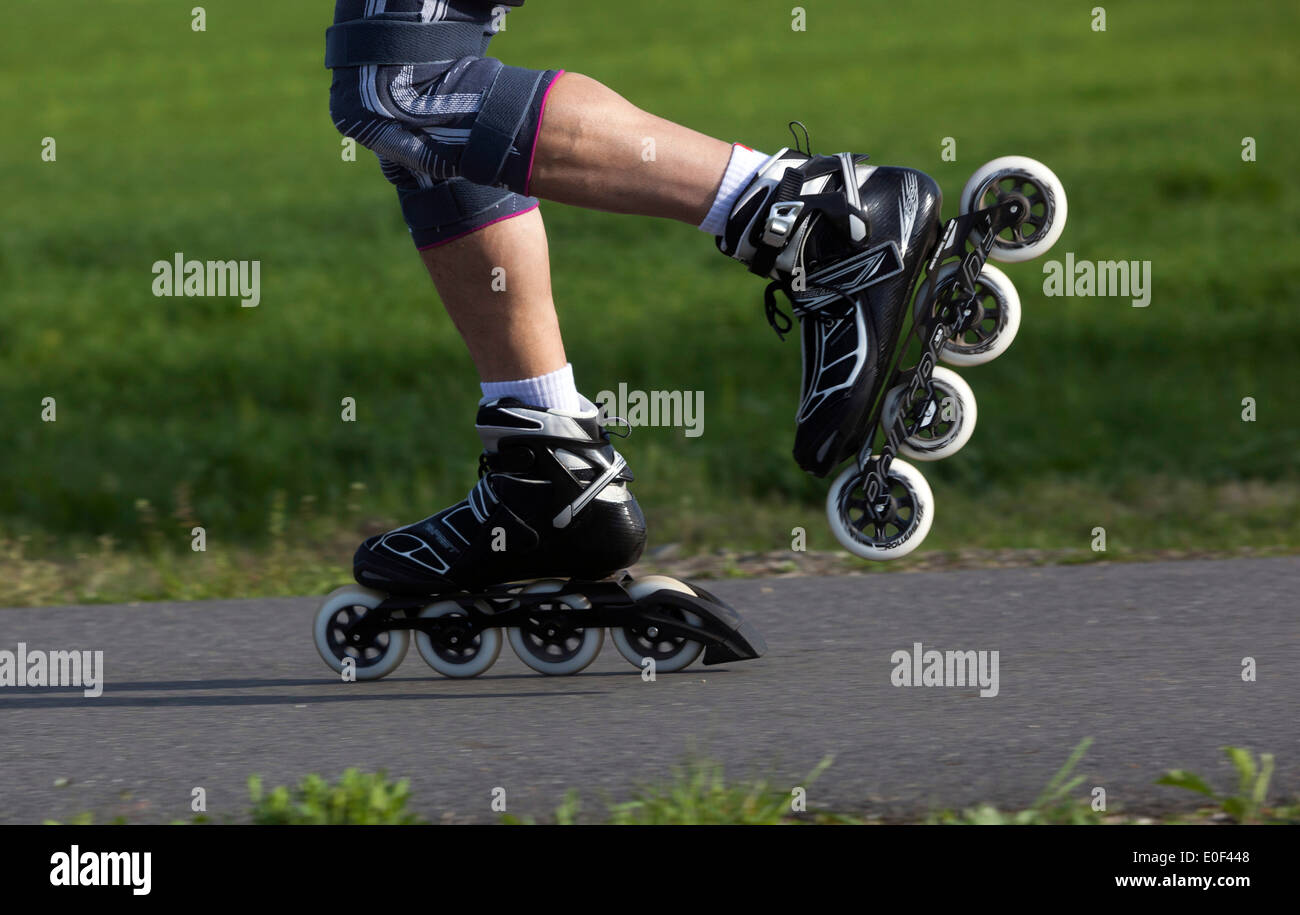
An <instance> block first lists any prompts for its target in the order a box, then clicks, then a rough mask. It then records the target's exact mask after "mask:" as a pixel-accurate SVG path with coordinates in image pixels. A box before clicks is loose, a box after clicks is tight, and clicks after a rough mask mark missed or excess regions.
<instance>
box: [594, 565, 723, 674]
mask: <svg viewBox="0 0 1300 915" xmlns="http://www.w3.org/2000/svg"><path fill="white" fill-rule="evenodd" d="M656 591H680V592H681V593H682V594H690V595H692V596H695V591H694V590H692V589H691V587H690V586H689V585H687V584H686V583H685V582H681V581H678V580H677V579H675V578H669V577H668V576H667V575H647V576H646V577H645V578H638V579H637V580H636V581H634V582H632V584H630V585H628V587H627V593H628V594H629V595H630V596H631V597H632V599H633V600H635V601H637V602H638V603H640V604H642V605H645V604H646V603H647V601H646V599H647V598H649V597H650V595H652V594H654V593H655V592H656ZM664 609H665V610H668V609H669V608H664ZM671 612H672V613H673V614H674V615H675V616H677V617H678V619H681V620H684V621H685V622H688V623H690V624H691V625H692V626H698V625H700V623H701V622H703V621H702V620H701V619H700V618H699V617H698V616H696V615H695V614H694V613H688V612H686V611H685V610H682V609H680V608H678V607H673V608H671ZM609 634H610V636H611V637H612V638H613V639H614V647H615V648H617V649H618V653H619V654H621V655H622V656H623V657H624V658H625V659H626V660H627V662H628V663H629V664H631V665H632V666H634V667H641V665H642V664H644V663H645V659H646V658H653V659H654V662H655V672H656V673H665V674H667V673H673V672H674V671H678V670H682V669H684V668H686V667H689V666H690V665H691V663H692V662H694V660H695V659H696V658H698V657H699V656H700V652H702V651H703V650H704V644H703V643H702V642H694V641H691V640H690V639H684V638H681V637H680V636H669V635H663V634H661V633H657V632H654V631H653V626H649V625H646V624H636V625H632V626H624V627H622V628H617V627H611V628H610V630H609Z"/></svg>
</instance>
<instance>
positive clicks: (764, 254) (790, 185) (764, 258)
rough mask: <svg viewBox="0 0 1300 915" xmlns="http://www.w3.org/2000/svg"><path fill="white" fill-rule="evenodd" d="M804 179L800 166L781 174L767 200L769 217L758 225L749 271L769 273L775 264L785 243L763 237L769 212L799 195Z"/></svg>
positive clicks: (764, 274) (796, 223) (760, 273)
mask: <svg viewBox="0 0 1300 915" xmlns="http://www.w3.org/2000/svg"><path fill="white" fill-rule="evenodd" d="M805 180H806V179H805V175H804V171H803V169H802V168H800V167H794V168H787V169H786V170H785V174H783V175H782V176H781V181H780V183H779V184H777V186H776V190H775V191H774V192H773V193H772V196H771V197H769V198H768V200H767V212H768V214H769V217H768V219H765V220H763V222H761V223H760V224H759V226H758V229H759V230H760V234H759V237H758V240H757V242H756V243H755V248H756V250H755V252H754V259H753V261H752V262H751V263H750V265H749V272H750V273H756V274H758V275H759V276H768V275H769V274H771V272H772V267H773V266H774V265H775V264H776V258H777V255H779V254H780V253H781V250H782V249H783V248H784V247H785V244H784V240H783V241H782V243H781V244H776V245H773V244H769V243H768V242H767V241H765V240H764V239H763V235H764V234H766V232H767V224H768V220H770V218H771V215H770V214H771V213H772V211H773V210H774V209H775V208H776V207H778V206H780V205H781V204H783V203H789V202H790V201H792V200H795V199H796V198H797V197H798V196H799V189H800V188H802V187H803V183H804V181H805ZM794 225H798V219H796V220H795V222H794ZM794 225H792V226H791V231H793V229H794Z"/></svg>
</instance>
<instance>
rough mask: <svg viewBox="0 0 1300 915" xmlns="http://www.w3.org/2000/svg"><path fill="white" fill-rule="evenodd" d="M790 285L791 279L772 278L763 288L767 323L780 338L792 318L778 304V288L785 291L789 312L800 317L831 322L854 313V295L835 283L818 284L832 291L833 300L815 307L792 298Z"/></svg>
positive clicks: (819, 287) (790, 325)
mask: <svg viewBox="0 0 1300 915" xmlns="http://www.w3.org/2000/svg"><path fill="white" fill-rule="evenodd" d="M792 286H793V283H791V282H790V280H773V281H772V282H770V283H768V284H767V288H766V289H764V290H763V310H764V312H765V313H766V315H767V323H768V324H770V325H771V327H772V330H774V331H776V335H777V336H778V337H780V338H781V339H782V340H784V339H785V335H786V334H788V333H789V332H790V329H791V328H793V327H794V318H792V317H790V315H788V314H786V313H785V312H784V311H782V310H781V306H780V305H778V304H777V302H776V293H777V290H778V289H779V290H780V291H781V292H784V293H785V296H786V298H787V299H789V300H790V312H791V313H792V314H793V315H794V316H795V317H796V318H799V320H801V321H802V320H804V319H806V318H811V319H813V320H814V321H819V322H821V323H823V324H834V323H836V322H837V321H843V320H844V319H845V318H847V317H849V316H850V315H851V314H853V311H854V309H856V308H857V307H858V303H857V302H856V301H855V300H854V299H853V296H852V294H851V293H849V292H847V291H846V290H844V289H842V288H840V287H838V286H832V285H829V284H823V285H819V286H818V287H817V288H818V289H826V290H828V291H830V292H833V293H835V296H836V298H835V299H834V300H832V301H833V303H834V304H832V303H831V302H827V303H825V304H823V305H819V306H818V307H816V308H808V307H806V306H803V305H800V304H799V302H798V301H797V300H796V299H795V297H794V295H793V293H792V289H791V287H792ZM841 303H844V304H841Z"/></svg>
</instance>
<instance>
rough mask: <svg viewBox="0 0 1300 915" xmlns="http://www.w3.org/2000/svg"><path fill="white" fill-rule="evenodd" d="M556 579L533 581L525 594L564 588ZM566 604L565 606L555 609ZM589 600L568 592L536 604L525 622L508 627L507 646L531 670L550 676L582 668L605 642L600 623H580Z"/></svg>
mask: <svg viewBox="0 0 1300 915" xmlns="http://www.w3.org/2000/svg"><path fill="white" fill-rule="evenodd" d="M564 585H565V582H563V581H559V580H556V579H550V580H546V581H535V582H533V583H532V584H530V585H527V586H525V587H524V589H523V591H522V592H521V593H524V594H550V593H552V592H555V591H559V590H560V589H561V588H563V587H564ZM557 608H567V609H557ZM590 608H591V602H590V601H588V600H587V599H586V598H585V597H583V596H582V595H580V594H570V595H566V596H565V597H562V598H558V599H556V600H555V601H552V602H551V605H550V606H549V607H545V608H543V607H539V608H538V609H537V615H536V616H535V617H532V619H531V624H530V625H528V626H518V627H515V628H512V629H511V630H510V631H509V639H510V647H511V648H513V649H514V651H515V654H516V655H518V656H519V660H521V661H523V662H524V663H525V664H527V665H528V666H529V667H531V668H532V669H533V670H535V671H537V672H538V673H541V674H547V675H548V676H553V677H563V676H568V675H569V674H576V673H577V672H578V671H580V670H584V669H585V668H586V667H587V665H589V664H590V663H591V662H592V661H594V660H596V655H598V654H600V648H601V646H602V645H604V644H605V629H604V627H602V626H586V627H584V626H582V625H580V624H581V622H582V611H584V610H589V609H590Z"/></svg>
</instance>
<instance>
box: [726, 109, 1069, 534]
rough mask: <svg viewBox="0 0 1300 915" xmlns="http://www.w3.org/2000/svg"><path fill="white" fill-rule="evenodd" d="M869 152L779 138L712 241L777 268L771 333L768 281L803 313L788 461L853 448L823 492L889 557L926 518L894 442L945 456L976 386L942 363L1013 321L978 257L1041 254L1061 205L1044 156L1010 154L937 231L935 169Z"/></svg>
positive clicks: (1003, 340) (926, 507)
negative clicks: (816, 147)
mask: <svg viewBox="0 0 1300 915" xmlns="http://www.w3.org/2000/svg"><path fill="white" fill-rule="evenodd" d="M795 123H797V122H795ZM792 126H793V125H792ZM805 136H806V134H805ZM865 163H866V157H865V156H860V155H852V154H849V153H840V154H838V155H835V156H813V155H812V154H811V152H804V151H802V150H800V149H797V148H796V149H795V150H793V151H792V150H789V149H783V150H781V151H780V152H778V153H777V154H776V155H775V156H772V157H771V158H770V159H768V160H767V161H766V162H765V163H764V164H763V166H762V167H761V168H760V170H759V172H758V174H757V175H756V177H755V178H754V179H753V180H752V182H751V183H750V185H749V187H747V188H746V189H745V190H744V191H743V192H742V194H741V196H740V198H739V200H738V202H737V204H736V205H735V207H734V208H733V210H732V213H731V214H730V217H729V219H728V223H727V226H726V229H725V232H724V234H723V235H722V236H720V237H719V238H718V247H719V248H720V249H721V250H722V252H723V253H725V254H728V255H730V256H731V257H734V258H736V259H737V260H740V261H742V262H743V263H745V264H747V265H748V266H749V269H750V270H751V271H752V272H753V273H756V274H758V275H760V276H763V277H765V278H768V279H770V280H771V282H770V283H769V284H768V287H767V291H766V294H765V296H764V301H765V305H766V308H767V317H768V321H769V322H770V323H771V324H772V327H773V328H774V329H775V330H776V331H777V333H778V334H784V333H785V332H786V331H788V330H789V329H790V328H791V326H792V322H791V319H790V318H789V317H788V316H787V315H785V314H784V313H782V312H781V311H780V309H779V308H778V307H777V304H776V293H777V292H778V291H780V292H783V293H784V294H785V295H786V297H787V298H788V299H789V300H790V302H791V305H792V310H793V312H794V314H795V316H796V317H798V318H799V320H800V322H801V325H802V326H801V333H802V338H803V340H802V343H803V346H802V354H803V384H802V392H801V397H800V404H799V412H798V416H797V424H798V427H797V430H796V433H795V447H794V455H795V460H796V461H798V462H799V465H800V466H801V467H803V468H804V469H805V470H807V471H809V472H811V473H813V474H816V475H817V476H825V475H826V474H827V473H828V472H829V471H830V470H831V469H832V468H834V467H835V466H836V465H837V464H839V463H840V462H841V461H843V460H844V459H845V458H847V457H849V456H851V455H854V454H855V453H856V458H855V460H854V463H853V464H852V465H850V466H849V467H848V468H846V469H845V470H844V471H843V472H842V473H841V474H840V475H839V476H838V477H837V478H836V480H835V482H834V483H833V484H832V485H831V489H830V492H829V494H828V496H827V502H826V512H827V516H828V518H829V520H830V524H831V529H832V531H834V533H835V536H836V539H838V540H839V542H840V544H841V545H842V546H844V548H845V549H847V550H849V551H850V552H852V553H855V554H856V555H858V556H861V557H863V558H866V559H895V558H898V557H901V556H905V555H907V554H908V553H910V552H911V551H912V550H914V549H916V547H917V546H918V545H920V543H921V541H922V540H924V539H925V536H926V534H927V533H928V532H929V529H930V525H931V524H932V523H933V521H934V508H933V505H934V497H933V495H932V493H931V492H930V487H929V485H928V484H927V483H926V481H925V478H924V477H923V476H922V475H921V473H920V472H919V471H918V470H916V468H914V467H912V466H911V465H910V464H908V463H906V462H905V461H902V460H895V458H896V456H897V455H899V454H903V455H906V456H907V457H910V458H913V459H915V460H921V461H934V460H939V459H941V458H945V457H948V456H950V455H952V454H955V453H956V452H957V451H958V450H960V449H961V448H962V447H963V446H964V445H965V444H966V442H967V441H969V439H970V437H971V434H972V432H973V431H974V428H975V420H976V408H975V395H974V393H973V392H972V391H971V389H970V386H969V385H967V384H966V383H965V382H964V381H963V380H962V379H961V377H960V376H959V375H957V374H956V373H955V372H953V371H951V370H950V369H947V368H943V367H939V366H937V365H936V363H937V362H938V361H944V362H949V363H951V364H953V365H962V366H967V365H978V364H980V363H983V362H987V361H989V360H991V359H993V358H995V357H996V356H998V355H999V354H1000V353H1002V352H1004V351H1005V350H1006V348H1007V347H1008V346H1009V345H1010V344H1011V341H1012V339H1014V337H1015V334H1016V330H1017V329H1018V327H1019V324H1020V300H1019V297H1018V296H1017V295H1016V291H1015V288H1014V287H1013V286H1012V285H1011V282H1010V280H1008V279H1007V277H1006V276H1005V275H1004V274H1003V273H1002V272H1001V271H999V270H997V269H996V268H994V267H992V266H990V265H987V264H986V260H987V259H988V258H989V257H993V258H995V259H997V260H1001V261H1006V262H1017V261H1024V260H1028V259H1030V258H1033V257H1037V256H1039V255H1041V254H1043V253H1045V252H1046V251H1047V250H1048V249H1049V248H1051V246H1052V245H1053V244H1054V243H1055V242H1056V240H1057V239H1058V238H1059V237H1060V235H1061V232H1062V230H1063V229H1064V227H1065V220H1066V211H1067V207H1066V197H1065V189H1064V187H1063V186H1062V185H1061V182H1060V180H1059V179H1058V178H1057V177H1056V175H1055V174H1053V173H1052V171H1051V169H1049V168H1047V166H1045V165H1043V164H1042V163H1041V162H1037V161H1035V160H1033V159H1028V158H1025V157H1023V156H1004V157H1002V158H1000V159H994V160H993V161H991V162H988V163H986V164H985V165H983V166H981V167H980V168H979V169H977V170H976V172H975V174H974V175H972V176H971V178H970V180H969V181H968V182H967V183H966V186H965V188H964V189H963V191H962V196H961V207H960V213H959V215H958V216H956V217H954V218H952V219H950V220H948V222H947V223H946V224H944V226H943V228H942V230H940V229H939V219H940V212H939V211H940V204H941V202H942V198H941V195H940V192H939V188H938V186H937V185H936V184H935V182H934V181H933V180H932V179H931V178H930V177H929V176H927V175H925V174H923V173H921V172H918V171H915V170H913V169H907V168H891V167H873V166H868V165H866V164H865ZM909 302H911V307H910V309H909ZM909 310H910V311H911V315H910V319H911V320H910V325H908V328H907V332H906V335H905V334H904V330H905V319H907V318H908V317H909V315H908V312H909Z"/></svg>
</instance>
